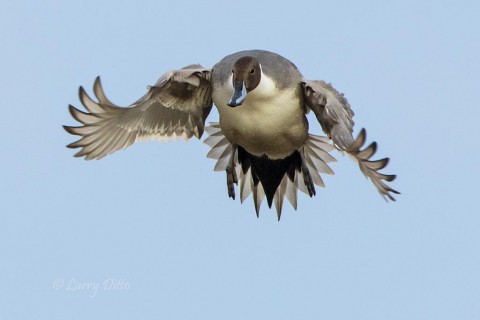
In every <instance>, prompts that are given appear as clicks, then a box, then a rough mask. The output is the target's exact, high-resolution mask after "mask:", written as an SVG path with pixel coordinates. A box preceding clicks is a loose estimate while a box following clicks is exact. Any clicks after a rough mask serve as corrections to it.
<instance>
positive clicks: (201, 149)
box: [0, 0, 480, 320]
mask: <svg viewBox="0 0 480 320" xmlns="http://www.w3.org/2000/svg"><path fill="white" fill-rule="evenodd" d="M253 48H258V49H267V50H271V51H275V52H277V53H280V54H282V55H284V56H285V57H287V58H289V59H290V60H292V61H293V62H294V63H295V64H296V65H297V66H298V67H299V69H300V70H301V71H302V73H303V74H304V75H305V77H307V78H310V79H325V80H327V81H330V82H332V83H333V84H334V86H335V87H336V88H337V89H339V90H340V91H342V92H345V94H346V96H347V98H348V99H349V101H350V103H351V105H352V107H353V109H354V111H355V113H356V116H355V122H356V128H355V133H357V132H358V131H359V130H360V128H361V127H366V128H367V132H368V140H369V141H373V140H375V141H377V142H378V144H379V151H378V157H386V156H388V157H390V158H391V162H390V165H389V166H388V169H387V170H386V172H388V173H395V174H397V175H398V179H397V181H395V182H394V183H393V184H392V186H393V187H394V188H396V189H398V190H399V191H401V192H402V195H400V196H398V201H397V202H396V203H386V202H385V201H384V200H383V199H382V198H381V197H380V196H379V195H378V194H377V191H376V190H375V188H374V187H373V185H372V184H371V183H370V182H369V181H367V180H366V179H365V178H364V177H363V175H362V174H361V173H360V171H359V169H358V167H357V166H356V165H355V164H354V163H353V162H351V161H350V159H348V158H347V157H342V156H341V155H340V154H338V153H334V156H335V157H336V158H337V159H338V160H339V162H338V163H335V164H333V165H332V168H333V169H334V171H335V172H336V175H335V176H326V177H324V180H325V182H326V184H327V188H326V189H317V196H316V197H315V198H312V199H310V198H308V197H307V196H305V195H303V194H302V195H301V196H300V199H299V208H298V211H297V212H295V211H293V209H291V207H290V206H289V204H287V203H286V205H285V208H284V212H283V216H282V220H281V221H280V223H278V222H277V219H276V214H275V211H274V210H268V209H267V207H266V206H265V203H264V206H263V207H262V211H261V215H260V218H259V219H257V218H256V217H255V211H254V207H253V203H252V201H251V199H250V198H249V199H248V200H247V201H246V203H244V204H243V205H241V204H240V202H239V201H238V200H237V201H232V200H231V199H229V198H228V197H227V189H226V184H225V174H224V173H223V172H220V173H219V172H213V166H214V164H215V162H214V161H213V160H211V159H207V158H206V157H205V156H206V153H207V152H208V150H209V148H208V146H206V145H205V144H203V143H202V142H201V141H198V140H192V141H189V142H183V141H180V142H175V143H159V142H150V143H141V144H137V145H134V146H133V147H131V148H129V149H127V150H123V151H120V152H117V153H115V154H113V155H111V156H109V157H107V158H104V159H102V160H100V161H89V162H87V161H84V160H82V159H77V158H74V157H73V154H74V151H72V150H69V149H67V148H65V145H66V144H68V143H70V142H72V141H73V140H74V139H75V137H73V136H70V135H69V134H67V133H66V132H64V131H63V129H62V127H61V125H63V124H67V125H76V122H75V121H74V120H73V119H72V118H71V116H70V115H69V113H68V111H67V105H68V104H69V103H71V104H73V105H75V106H77V107H81V105H80V103H79V100H78V97H77V90H78V86H79V85H84V86H85V88H86V89H87V91H88V92H89V93H91V92H92V89H91V88H92V85H93V81H94V79H95V77H96V76H97V75H101V76H102V80H103V83H104V87H105V90H106V93H107V95H108V96H109V98H110V99H111V100H112V101H113V102H115V103H118V104H120V105H127V104H130V103H131V102H133V101H135V100H136V99H137V98H139V97H140V96H142V95H143V94H144V93H145V87H146V86H147V85H149V84H153V83H154V82H155V81H156V80H157V78H158V77H159V76H160V75H161V74H162V73H163V72H165V71H166V70H169V69H172V68H179V67H183V66H186V65H188V64H191V63H201V64H203V65H204V66H208V67H210V66H212V65H213V64H214V63H215V62H217V61H218V60H220V59H221V58H222V57H224V56H225V55H227V54H230V53H233V52H235V51H238V50H243V49H253ZM0 50H1V51H0V52H1V53H0V55H1V59H0V98H1V103H2V109H1V110H2V116H1V119H0V121H1V125H0V130H1V134H0V139H1V144H0V146H1V154H2V157H1V160H0V181H1V182H0V188H1V190H0V191H1V201H0V211H1V213H0V286H1V288H0V319H49V320H53V319H399V320H400V319H409V320H415V319H436V320H439V319H480V250H479V245H480V206H479V205H478V199H479V192H478V181H479V178H480V169H479V165H480V142H479V133H478V131H477V130H476V125H477V123H478V118H479V117H480V106H479V101H480V62H479V58H480V3H479V2H478V1H367V2H365V1H364V2H360V1H349V2H345V1H328V2H322V1H291V2H284V3H281V2H280V1H220V0H217V1H195V2H194V1H192V2H187V1H159V0H156V1H144V2H142V3H140V2H138V1H131V2H129V3H127V2H122V1H76V2H74V1H1V10H0ZM217 118H218V115H217V113H216V111H215V112H212V114H211V115H210V119H209V120H210V121H216V120H217ZM312 120H313V119H312ZM313 130H314V132H316V133H319V128H318V125H315V126H313ZM204 137H205V136H204ZM109 279H114V280H117V281H118V284H117V286H116V287H113V288H110V290H108V289H109V288H107V287H105V286H103V285H105V284H107V283H106V282H108V281H109ZM122 279H123V280H122ZM88 283H90V284H99V285H100V286H99V288H98V290H97V291H93V290H94V289H93V287H90V288H89V287H86V285H87V284H88ZM74 284H77V285H84V287H75V286H74ZM73 289H76V290H73Z"/></svg>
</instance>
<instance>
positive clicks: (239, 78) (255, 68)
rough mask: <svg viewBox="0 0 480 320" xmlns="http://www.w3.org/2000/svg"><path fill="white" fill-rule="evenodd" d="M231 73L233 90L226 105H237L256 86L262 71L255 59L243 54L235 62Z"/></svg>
mask: <svg viewBox="0 0 480 320" xmlns="http://www.w3.org/2000/svg"><path fill="white" fill-rule="evenodd" d="M232 74H233V76H232V84H233V89H234V91H233V95H232V98H231V99H230V102H229V103H228V105H229V106H230V107H237V106H239V105H241V104H242V103H243V100H245V97H246V96H247V94H248V93H249V92H250V91H252V90H253V89H255V88H256V87H257V86H258V84H259V83H260V79H261V77H262V72H261V69H260V64H259V63H258V61H257V59H255V58H254V57H250V56H245V57H241V58H240V59H238V60H237V61H236V62H235V64H234V65H233V68H232Z"/></svg>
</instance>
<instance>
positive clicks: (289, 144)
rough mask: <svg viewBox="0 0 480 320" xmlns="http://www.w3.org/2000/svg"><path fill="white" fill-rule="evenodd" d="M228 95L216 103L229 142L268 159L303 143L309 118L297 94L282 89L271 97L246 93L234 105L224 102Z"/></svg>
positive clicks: (275, 157) (276, 157)
mask: <svg viewBox="0 0 480 320" xmlns="http://www.w3.org/2000/svg"><path fill="white" fill-rule="evenodd" d="M217 98H218V97H217ZM228 98H229V97H227V98H226V99H221V101H220V102H219V101H218V100H217V101H216V103H215V104H216V106H217V109H218V111H219V114H220V127H221V128H222V132H223V134H224V135H225V137H226V138H227V139H228V140H229V141H230V143H232V144H237V145H239V146H241V147H243V148H244V149H245V150H246V151H247V152H249V153H250V154H252V155H255V156H258V157H261V156H263V155H266V156H267V157H268V158H270V159H282V158H285V157H287V156H289V155H290V154H292V153H293V152H294V151H295V150H297V149H298V148H300V147H301V146H302V145H303V144H304V143H305V140H306V139H307V135H308V122H307V119H306V117H305V111H304V107H303V105H302V103H301V100H300V99H299V98H298V96H297V95H296V94H294V93H292V92H289V93H284V94H283V95H277V96H276V98H274V99H249V98H251V97H249V96H248V95H247V98H246V99H245V100H244V102H243V103H242V105H240V106H237V107H234V108H232V107H229V106H227V105H226V103H227V101H228ZM214 101H215V96H214Z"/></svg>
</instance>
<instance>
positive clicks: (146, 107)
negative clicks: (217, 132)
mask: <svg viewBox="0 0 480 320" xmlns="http://www.w3.org/2000/svg"><path fill="white" fill-rule="evenodd" d="M210 76H211V72H210V70H209V69H205V68H203V67H202V66H200V65H191V66H187V67H185V68H183V69H180V70H172V71H169V72H166V73H165V74H163V75H162V76H161V77H160V79H159V80H158V81H157V83H156V84H155V85H154V86H150V87H148V92H147V93H146V94H145V95H144V96H143V97H142V98H140V99H139V100H138V101H136V102H135V103H133V104H132V105H130V106H129V107H126V108H123V107H119V106H116V105H114V104H113V103H112V102H110V101H109V100H108V99H107V98H106V96H105V93H104V92H103V89H102V85H101V83H100V78H98V77H97V79H96V80H95V84H94V87H93V90H94V93H95V96H96V98H97V100H98V101H94V100H92V99H91V98H90V97H89V96H88V95H87V93H86V92H85V90H84V89H83V88H82V87H80V90H79V95H80V101H81V102H82V104H83V106H84V107H85V108H86V110H87V111H88V112H83V111H80V110H78V109H76V108H75V107H73V106H71V105H70V106H69V111H70V113H71V114H72V116H73V118H75V120H77V121H78V122H80V123H81V124H82V126H78V127H73V126H64V128H65V130H66V131H67V132H69V133H71V134H74V135H78V136H80V137H81V138H80V140H78V141H76V142H73V143H71V144H69V145H68V147H69V148H81V150H80V151H79V152H78V153H77V154H75V156H76V157H83V156H85V159H86V160H91V159H100V158H103V157H104V156H106V155H108V154H110V153H113V152H115V151H117V150H120V149H123V148H126V147H128V146H130V145H131V144H133V143H134V142H135V141H138V140H148V139H161V140H169V139H174V138H178V137H183V138H185V139H190V138H191V137H192V136H195V137H197V138H200V137H201V136H202V134H203V130H204V124H205V119H206V118H207V116H208V114H209V113H210V110H211V108H212V97H211V85H210Z"/></svg>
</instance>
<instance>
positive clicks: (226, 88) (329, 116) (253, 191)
mask: <svg viewBox="0 0 480 320" xmlns="http://www.w3.org/2000/svg"><path fill="white" fill-rule="evenodd" d="M147 90H148V91H147V93H146V94H145V95H144V96H143V97H141V98H140V99H139V100H137V101H136V102H134V103H133V104H131V105H130V106H128V107H120V106H117V105H115V104H113V103H112V102H110V100H109V99H107V97H106V96H105V93H104V91H103V89H102V85H101V82H100V78H99V77H97V79H96V80H95V83H94V86H93V91H94V94H95V97H96V101H95V100H93V99H91V98H90V97H89V96H88V94H87V93H86V92H85V90H84V89H83V88H82V87H80V89H79V96H80V101H81V103H82V104H83V106H84V107H85V109H86V112H84V111H81V110H78V109H77V108H75V107H73V106H72V105H70V106H69V111H70V113H71V115H72V117H73V118H74V119H75V120H77V121H78V122H80V123H81V125H80V126H64V128H65V130H66V131H67V132H69V133H71V134H73V135H77V136H80V139H79V140H77V141H75V142H73V143H71V144H69V145H68V146H67V147H69V148H79V149H80V151H79V152H78V153H76V154H75V156H76V157H85V159H86V160H91V159H101V158H103V157H105V156H106V155H108V154H111V153H113V152H115V151H117V150H120V149H123V148H126V147H128V146H130V145H132V144H133V143H134V142H136V141H140V140H149V139H159V140H172V139H178V138H184V139H190V138H192V137H193V136H195V137H196V138H198V139H200V138H201V137H202V135H203V132H204V130H205V131H207V133H208V134H209V137H208V138H206V139H205V141H204V142H205V143H206V144H208V145H209V146H210V147H211V148H212V149H211V150H210V152H209V153H208V154H207V156H208V157H209V158H213V159H216V160H217V163H216V165H215V171H225V172H226V178H227V179H226V180H227V190H228V196H229V197H230V198H232V199H235V194H236V193H235V185H237V186H238V185H239V186H238V187H239V189H240V190H239V191H240V200H241V202H243V201H244V200H245V199H246V198H247V197H248V196H249V195H252V198H253V202H254V206H255V211H256V214H257V217H258V215H259V211H260V206H261V203H262V201H263V199H264V198H265V197H266V199H267V204H268V206H269V207H270V208H271V207H272V204H274V205H275V208H276V211H277V216H278V219H280V217H281V213H282V206H283V201H284V198H287V200H288V201H289V202H290V204H291V205H292V206H293V208H294V209H295V210H296V208H297V190H300V191H302V192H304V193H306V194H307V195H309V196H310V197H312V196H314V195H315V193H316V190H315V185H316V186H319V187H324V186H325V185H324V182H323V180H322V178H321V176H320V174H321V173H323V174H333V171H332V169H331V168H330V166H329V165H328V163H330V162H334V161H336V160H335V158H333V157H332V156H331V155H330V151H332V150H334V149H337V150H339V151H340V152H342V153H346V154H348V155H349V156H350V157H351V158H352V159H353V160H354V161H356V162H357V163H358V165H359V167H360V170H361V172H362V173H363V174H364V175H365V176H366V177H367V178H368V179H370V180H371V181H372V183H373V184H374V186H375V187H376V188H377V190H378V192H379V193H380V194H381V195H382V196H383V197H384V198H385V199H387V200H395V198H394V196H393V194H399V192H398V191H396V190H394V189H392V188H391V187H390V186H388V185H387V184H386V182H391V181H393V180H394V179H395V177H396V176H395V175H387V174H383V173H381V172H380V170H382V169H383V168H385V166H386V165H387V164H388V162H389V159H388V158H384V159H379V160H372V156H373V155H374V154H375V152H376V149H377V144H376V143H375V142H373V143H371V144H370V145H368V146H366V147H365V146H364V145H365V141H366V131H365V129H361V130H360V133H359V134H358V136H357V137H356V138H354V137H353V135H352V134H353V127H354V122H353V119H352V118H353V115H354V113H353V111H352V109H351V108H350V105H349V103H348V102H347V99H346V98H345V97H344V95H343V94H342V93H340V92H338V91H337V90H335V89H334V88H333V87H332V85H331V84H329V83H327V82H325V81H322V80H307V79H305V78H304V77H303V76H302V74H301V73H300V71H299V70H298V69H297V67H296V66H295V65H294V64H293V63H292V62H290V61H289V60H287V59H286V58H284V57H282V56H280V55H278V54H276V53H273V52H269V51H264V50H248V51H240V52H237V53H234V54H231V55H228V56H226V57H225V58H223V59H222V60H220V61H219V62H218V63H217V64H215V65H214V66H213V67H212V68H211V69H207V68H204V67H202V66H201V65H198V64H194V65H189V66H187V67H184V68H182V69H179V70H171V71H168V72H166V73H164V74H163V75H162V76H161V77H160V79H159V80H158V81H157V83H156V84H155V85H153V86H149V87H148V89H147ZM213 104H215V106H216V108H217V109H218V113H219V122H218V123H210V125H209V126H207V127H205V121H206V119H207V117H208V115H209V113H210V110H211V109H212V106H213ZM310 110H311V111H313V113H314V114H315V117H316V118H317V120H318V122H319V123H320V125H321V127H322V130H323V132H324V133H325V134H326V136H319V135H314V134H311V133H309V124H308V119H307V117H306V114H307V113H308V112H309V111H310Z"/></svg>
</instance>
